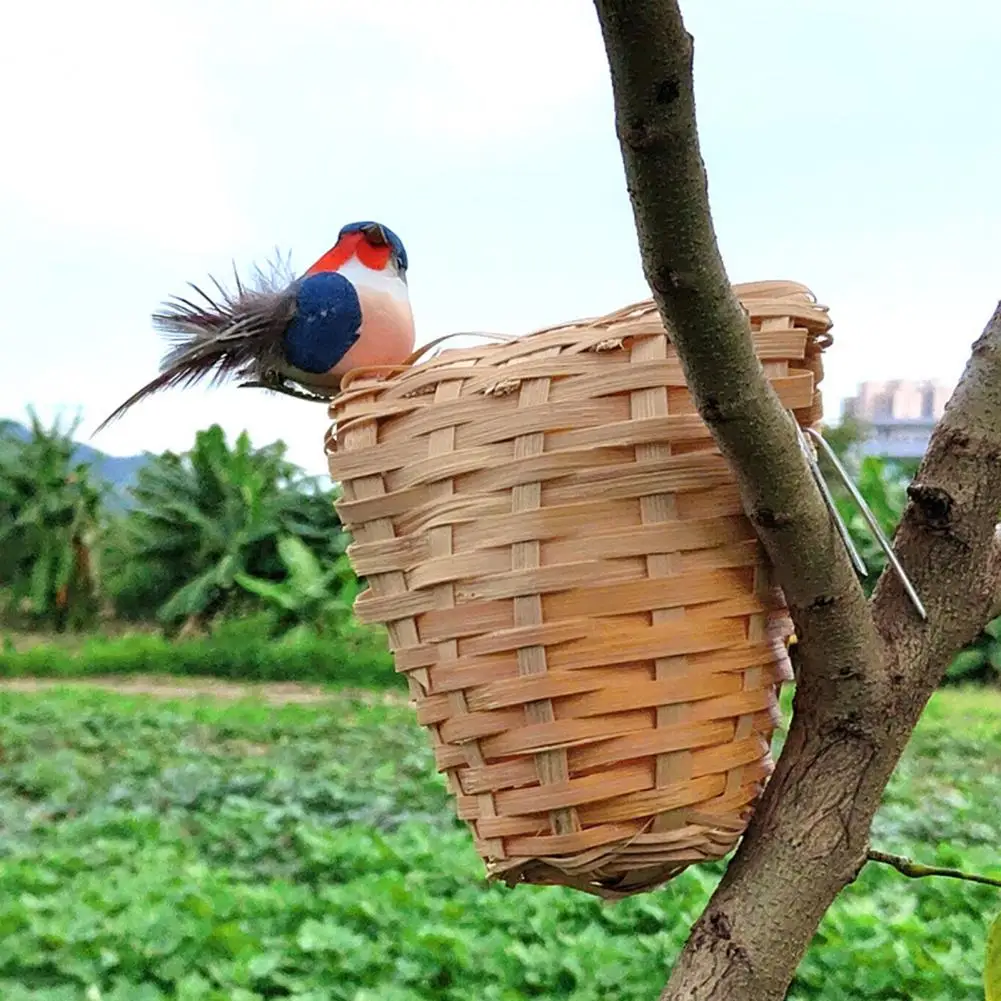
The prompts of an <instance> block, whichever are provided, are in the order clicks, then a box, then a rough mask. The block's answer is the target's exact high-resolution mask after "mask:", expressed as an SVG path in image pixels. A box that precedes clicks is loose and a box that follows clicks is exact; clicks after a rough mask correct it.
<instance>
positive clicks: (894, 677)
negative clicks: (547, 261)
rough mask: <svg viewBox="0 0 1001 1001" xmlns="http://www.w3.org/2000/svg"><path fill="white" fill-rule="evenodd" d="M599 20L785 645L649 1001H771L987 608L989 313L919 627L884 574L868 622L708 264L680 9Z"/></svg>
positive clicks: (958, 407)
mask: <svg viewBox="0 0 1001 1001" xmlns="http://www.w3.org/2000/svg"><path fill="white" fill-rule="evenodd" d="M595 7H596V9H597V13H598V18H599V21H600V23H601V29H602V34H603V37H604V41H605V48H606V51H607V54H608V60H609V66H610V69H611V77H612V89H613V95H614V100H615V110H616V125H617V131H618V136H619V143H620V146H621V148H622V155H623V161H624V164H625V171H626V179H627V184H628V189H629V195H630V198H631V201H632V206H633V213H634V217H635V220H636V229H637V234H638V237H639V243H640V252H641V256H642V259H643V266H644V271H645V274H646V277H647V280H648V282H649V284H650V287H651V290H652V292H653V295H654V298H655V300H656V302H657V304H658V307H659V309H660V312H661V315H662V317H663V318H664V321H665V323H666V324H667V325H668V327H669V328H670V330H671V332H672V340H673V342H674V344H675V346H676V348H677V350H678V354H679V356H680V358H681V362H682V365H683V366H684V370H685V374H686V378H687V380H688V384H689V386H690V388H691V390H692V395H693V397H694V399H695V403H696V406H697V407H698V410H699V413H700V414H701V416H702V418H703V419H704V420H705V421H706V423H707V425H708V426H709V428H710V430H711V431H712V433H713V436H714V438H715V440H716V442H717V444H718V446H719V448H720V451H721V452H722V453H723V455H724V456H725V457H726V458H727V460H728V462H729V464H730V467H731V469H732V470H733V472H734V475H735V477H736V479H737V481H738V483H739V486H740V490H741V495H742V500H743V504H744V508H745V510H746V511H747V513H748V516H749V517H750V518H751V520H752V522H753V523H754V525H755V527H756V529H757V531H758V534H759V535H760V537H761V540H762V542H763V544H764V546H765V548H766V550H767V552H768V554H769V557H770V558H771V560H772V562H773V564H774V565H775V568H776V574H777V578H778V581H779V583H780V584H781V586H782V588H783V591H784V592H785V596H786V601H787V604H788V605H789V608H790V611H791V612H792V615H793V619H794V621H795V623H796V634H797V637H798V640H799V643H798V657H797V660H798V664H799V673H798V678H797V681H798V685H797V694H796V699H795V704H794V714H793V720H792V724H791V727H790V731H789V736H788V738H787V740H786V743H785V747H784V749H783V753H782V755H781V757H780V759H779V762H778V764H777V766H776V770H775V773H774V775H773V776H772V779H771V781H770V782H769V783H768V786H767V788H766V790H765V794H764V796H763V798H762V801H761V803H760V805H759V806H758V809H757V811H756V814H755V816H754V818H753V820H752V822H751V826H750V828H749V830H748V833H747V835H746V837H745V838H744V840H743V842H742V844H741V847H740V849H739V851H738V852H737V854H736V856H735V857H734V859H733V860H732V862H731V863H730V866H729V867H728V870H727V873H726V875H725V877H724V878H723V880H722V882H721V883H720V885H719V887H718V888H717V891H716V893H715V894H714V895H713V898H712V900H711V901H710V902H709V905H708V906H707V908H706V911H705V913H704V914H703V915H702V917H701V918H700V919H699V921H698V922H697V923H696V925H695V927H694V928H693V930H692V934H691V936H690V938H689V941H688V943H687V944H686V946H685V948H684V950H683V952H682V954H681V956H680V957H679V959H678V962H677V964H676V966H675V969H674V971H673V973H672V976H671V979H670V982H669V983H668V986H667V988H666V989H665V991H664V994H663V1001H675V999H677V1001H680V999H682V998H683V999H685V1001H711V999H717V1001H723V999H728V1001H729V999H737V998H739V999H740V1001H778V999H780V998H782V997H783V996H784V995H785V992H786V989H787V988H788V986H789V983H790V982H791V980H792V977H793V975H794V973H795V969H796V966H797V965H798V963H799V960H800V958H801V957H802V955H803V953H804V952H805V951H806V948H807V946H808V944H809V941H810V939H811V937H812V936H813V933H814V931H815V930H816V928H817V925H818V924H819V922H820V920H821V918H822V917H823V915H824V913H825V911H826V909H827V908H828V906H829V905H830V903H831V901H832V900H833V899H834V897H835V896H836V895H837V893H838V892H839V891H840V890H841V889H842V887H843V886H844V885H845V884H846V883H848V882H850V881H851V880H852V879H854V877H855V875H856V874H857V872H858V870H859V869H860V868H861V866H862V865H863V864H864V862H865V860H866V857H867V854H868V832H869V826H870V824H871V821H872V817H873V814H874V813H875V811H876V809H877V807H878V806H879V802H880V798H881V795H882V791H883V789H884V787H885V785H886V782H887V780H888V779H889V776H890V774H891V772H892V770H893V768H894V767H895V765H896V763H897V761H898V759H899V756H900V754H901V752H902V751H903V748H904V746H905V745H906V742H907V739H908V737H909V735H910V733H911V731H912V729H913V727H914V725H915V723H916V721H917V719H918V716H919V715H920V712H921V709H922V708H923V706H924V704H925V702H926V701H927V699H928V697H929V696H930V694H931V692H932V691H933V690H934V687H935V685H936V684H937V682H938V680H939V679H940V677H941V675H942V673H943V672H944V670H945V667H946V666H947V664H948V660H949V658H950V656H951V655H952V653H953V652H954V651H955V650H957V649H958V648H959V647H960V646H962V645H963V644H964V643H965V642H968V641H969V640H970V639H972V638H973V636H975V635H976V633H977V632H978V630H979V629H980V628H981V626H982V625H983V623H984V622H985V621H986V617H987V614H988V612H989V610H990V602H991V598H992V596H993V591H994V586H995V585H994V582H995V581H996V580H997V578H998V568H999V567H998V562H997V559H996V556H997V551H996V550H995V549H994V548H993V541H992V540H993V528H994V524H995V522H996V521H997V515H998V512H999V510H1001V462H999V461H998V460H999V458H1001V310H999V312H998V313H996V314H995V317H994V319H993V320H992V321H991V323H990V324H989V325H988V328H987V329H986V330H985V332H984V335H983V336H982V337H981V339H980V340H979V341H978V342H977V345H976V346H975V347H974V352H973V356H972V357H971V360H970V364H969V366H968V367H967V371H966V374H965V375H964V377H963V380H962V382H961V383H960V385H959V387H958V388H957V390H956V393H955V395H954V397H953V400H952V401H951V403H950V406H949V408H948V410H947V413H946V416H945V418H944V419H943V421H942V422H940V425H939V428H938V429H937V430H936V432H935V435H934V436H933V438H932V442H931V444H930V446H929V449H928V453H927V455H926V458H925V460H924V462H923V464H922V467H921V470H920V471H919V473H918V476H917V478H916V479H915V483H914V486H913V487H912V491H911V502H910V504H909V506H908V508H907V511H906V512H905V515H904V518H903V521H902V524H901V528H900V530H899V532H898V535H897V544H896V546H895V548H896V551H897V553H898V555H899V556H900V558H901V561H902V563H903V565H904V566H905V567H906V568H907V569H908V572H909V574H910V576H911V577H912V579H913V580H914V582H915V584H916V586H917V588H918V592H919V594H920V595H921V597H922V599H923V600H924V603H925V605H926V607H927V609H928V612H929V621H928V622H927V623H923V622H921V621H920V620H919V619H918V617H917V615H916V614H915V613H914V611H913V609H912V608H911V607H910V605H909V604H908V602H907V598H906V596H905V595H904V593H903V590H902V589H901V587H900V585H899V583H898V582H897V581H896V579H895V578H892V577H886V576H884V579H883V580H882V581H881V582H880V584H879V586H878V587H877V591H876V594H875V597H874V600H873V603H872V613H870V609H869V608H868V607H867V605H866V603H865V600H864V598H863V595H862V591H861V589H860V587H859V585H858V582H857V580H856V578H855V576H854V573H853V572H852V569H851V566H850V563H849V561H848V557H847V554H846V553H845V551H844V548H843V546H842V545H841V543H840V541H839V540H838V538H837V535H836V532H835V530H834V527H833V525H832V522H831V519H830V517H829V514H828V512H827V509H826V508H825V507H824V505H823V502H822V500H821V498H820V495H819V493H818V491H817V489H816V487H815V485H814V483H813V482H812V479H811V477H810V474H809V470H808V468H807V465H806V462H805V460H804V459H803V457H802V455H801V453H800V451H799V449H798V448H797V447H796V441H795V437H794V431H793V429H792V427H791V425H790V422H789V421H788V420H787V418H786V415H785V413H784V410H783V408H782V405H781V403H780V402H779V400H778V399H777V397H776V396H775V394H774V392H773V391H772V389H771V386H770V385H769V383H768V382H767V380H766V379H765V377H764V373H763V371H762V368H761V366H760V364H759V363H758V361H757V359H756V357H755V355H754V352H753V347H752V343H751V338H750V330H749V327H748V323H747V318H746V316H745V315H744V313H743V311H742V310H741V308H740V306H739V304H738V303H737V301H736V299H735V297H734V295H733V293H732V290H731V287H730V283H729V280H728V278H727V275H726V271H725V268H724V266H723V262H722V259H721V257H720V254H719V249H718V247H717V243H716V237H715V233H714V231H713V226H712V219H711V215H710V211H709V201H708V191H707V185H706V178H705V171H704V167H703V163H702V158H701V154H700V151H699V142H698V134H697V129H696V121H695V99H694V88H693V81H692V40H691V37H690V36H689V35H688V33H687V31H686V30H685V27H684V24H683V21H682V17H681V12H680V10H679V8H678V4H677V0H595Z"/></svg>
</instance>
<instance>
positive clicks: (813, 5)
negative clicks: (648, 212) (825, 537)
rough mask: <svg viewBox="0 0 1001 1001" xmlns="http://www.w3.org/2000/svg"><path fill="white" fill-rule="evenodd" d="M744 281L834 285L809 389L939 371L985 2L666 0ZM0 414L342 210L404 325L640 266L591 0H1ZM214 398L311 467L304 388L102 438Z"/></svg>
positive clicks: (989, 168)
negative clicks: (822, 365)
mask: <svg viewBox="0 0 1001 1001" xmlns="http://www.w3.org/2000/svg"><path fill="white" fill-rule="evenodd" d="M683 8H684V10H685V14H686V18H687V21H688V25H689V28H690V30H692V32H693V33H694V35H695V38H696V83H697V96H698V105H699V118H700V124H701V129H702V142H703V153H704V155H705V158H706V160H707V166H708V170H709V177H710V195H711V198H712V205H713V210H714V213H715V219H716V226H717V230H718V233H719V236H720V242H721V246H722V249H723V253H724V257H725V259H726V262H727V266H728V269H729V272H730V276H731V278H732V279H733V280H734V281H751V280H758V279H770V278H791V279H793V280H796V281H802V282H804V283H806V284H808V285H809V286H810V287H811V288H813V290H814V291H815V292H816V294H817V295H818V297H819V298H820V299H821V300H822V301H823V302H826V303H827V304H828V305H829V306H830V307H831V310H832V316H833V318H834V321H835V327H834V334H835V344H834V347H833V348H832V349H831V350H830V351H828V353H827V359H826V368H827V377H826V380H825V383H824V388H825V391H826V392H825V397H826V399H827V409H828V413H829V414H830V415H832V416H835V415H836V414H837V412H838V410H839V405H838V400H839V398H840V397H842V396H844V395H847V394H850V393H851V392H853V390H854V387H855V384H856V383H857V382H859V381H861V380H862V379H865V378H893V377H919V378H920V377H938V378H944V379H949V380H951V379H955V378H956V377H957V376H958V374H959V372H960V371H961V369H962V365H963V361H964V358H965V355H966V352H967V350H968V348H969V345H970V343H971V342H972V341H973V340H974V339H975V338H976V336H977V335H978V334H979V332H980V330H981V328H982V327H983V325H984V323H985V322H986V320H987V318H988V317H989V316H990V314H991V312H992V310H993V308H994V306H995V303H996V301H997V299H998V298H999V297H1001V184H999V182H998V178H999V177H1001V129H999V128H998V126H997V122H998V108H1001V75H999V74H998V72H997V53H998V52H999V51H1001V4H998V3H996V0H964V2H961V3H956V4H952V5H950V6H949V7H948V8H947V9H945V8H943V7H942V6H941V5H940V4H939V3H932V2H930V0H854V2H852V0H830V2H827V0H759V2H757V3H753V4H752V3H748V2H747V0H689V2H687V3H685V4H683ZM3 20H4V35H5V39H4V40H5V46H4V49H5V51H4V57H3V60H2V61H0V92H2V93H3V95H4V97H3V100H2V101H0V136H2V137H3V142H2V145H3V149H4V152H3V155H2V156H0V303H2V307H0V416H11V417H15V418H22V419H23V417H24V413H25V407H26V406H27V405H28V404H34V405H35V406H36V407H37V408H38V409H39V411H40V412H41V413H42V415H43V416H45V417H49V416H51V415H53V414H54V413H55V412H57V411H58V410H61V409H64V410H68V411H69V412H70V413H73V412H76V411H77V410H80V411H81V412H82V414H83V416H84V424H83V426H82V428H81V431H80V433H81V435H82V436H86V435H87V434H89V433H90V431H91V430H92V429H93V428H94V427H95V426H96V424H97V423H98V422H99V421H100V419H101V418H103V417H104V416H105V414H106V413H107V412H108V411H109V410H110V409H111V408H112V407H113V406H114V405H116V404H117V403H118V402H120V400H121V399H123V398H124V397H125V396H127V395H128V394H129V393H130V392H132V391H133V390H134V389H136V388H138V386H139V385H141V384H142V383H143V382H145V381H147V380H148V379H149V378H151V377H152V376H153V375H154V374H155V372H156V369H157V364H158V361H159V357H160V351H161V344H160V343H159V341H158V339H157V337H156V336H155V335H154V333H153V332H152V330H151V328H150V324H149V314H150V313H151V312H152V310H153V309H155V308H156V306H157V305H158V303H159V302H160V301H161V300H162V299H164V298H165V297H166V296H168V295H169V294H171V293H173V292H181V291H183V288H184V283H185V282H186V281H188V280H193V281H199V280H202V279H204V277H205V275H206V274H207V273H215V274H217V275H225V273H226V272H227V270H228V268H229V266H230V261H231V259H234V258H235V260H236V262H237V264H238V265H240V266H241V268H244V269H245V268H246V267H247V266H248V265H249V264H250V263H251V262H253V261H255V260H262V259H264V258H266V257H268V256H269V255H270V254H271V253H272V252H273V249H274V248H275V247H276V246H278V247H281V248H282V249H284V250H291V251H292V253H293V263H294V264H296V265H298V266H299V267H303V266H305V265H306V264H308V263H309V262H310V261H311V260H313V259H314V258H315V257H317V256H318V255H319V254H320V253H322V252H323V251H324V250H326V249H327V248H328V247H329V246H330V244H331V243H332V242H333V240H334V238H335V236H336V233H337V231H338V229H339V228H340V227H341V225H342V224H344V223H345V222H348V221H351V220H354V219H364V218H375V219H379V220H381V221H384V222H385V223H387V224H388V225H389V226H391V227H392V228H393V229H394V230H396V232H397V233H399V234H400V236H401V237H402V239H403V241H404V243H405V244H406V245H407V249H408V252H409V255H410V261H411V269H410V285H411V294H412V299H413V303H414V310H415V314H416V317H417V323H418V333H419V337H420V338H421V339H430V338H431V337H433V336H436V335H439V334H442V333H448V332H450V331H454V330H463V329H465V330H470V329H479V330H506V331H509V332H515V333H520V332H526V331H528V330H530V329H533V328H535V327H538V326H540V325H543V324H546V323H551V322H556V321H560V320H569V319H572V318H575V317H578V316H584V315H594V314H596V313H601V312H606V311H609V310H612V309H615V308H618V307H619V306H622V305H625V304H626V303H627V302H630V301H633V300H635V299H640V298H643V297H644V296H645V295H647V290H646V286H645V284H644V282H643V277H642V272H641V269H640V265H639V259H638V254H637V251H636V248H635V238H634V232H633V228H632V216H631V212H630V208H629V204H628V200H627V197H626V193H625V188H624V183H623V177H622V168H621V161H620V158H619V151H618V147H617V144H616V140H615V134H614V127H613V121H612V110H611V94H610V86H609V82H608V76H607V68H606V64H605V60H604V54H603V51H602V48H601V41H600V35H599V31H598V26H597V22H596V19H595V15H594V9H593V6H592V4H591V3H588V2H586V0H506V2H505V3H503V4H494V3H491V4H488V3H485V2H475V0H437V2H435V0H423V2H420V3H417V2H415V0H379V2H378V3H375V2H372V0H355V2H347V0H281V2H279V0H272V2H266V0H91V2H89V3H87V4H78V3H76V2H69V0H52V2H49V3H46V4H40V3H39V4H16V5H14V4H11V5H9V9H5V11H4V19H3ZM212 421H218V422H219V423H221V424H223V426H224V427H226V428H227V430H229V431H231V432H232V433H236V432H238V431H239V430H241V429H242V428H245V427H246V428H248V429H249V430H250V432H251V434H252V436H253V438H254V440H255V441H256V442H257V443H258V444H264V443H265V442H266V441H269V440H272V439H274V438H276V437H281V438H284V439H285V440H286V441H288V442H289V444H290V446H291V451H292V457H293V458H294V459H295V460H296V461H298V462H300V463H302V464H303V465H304V466H306V467H307V468H308V469H310V470H311V471H314V472H320V471H322V470H323V469H324V460H323V455H322V447H321V442H322V436H323V432H324V429H325V426H326V418H325V416H324V413H323V410H322V408H317V407H312V406H310V405H308V404H304V403H298V402H295V401H288V400H282V399H275V398H272V397H270V396H269V395H267V394H263V393H255V392H253V391H249V390H236V389H227V390H222V391H220V390H214V391H209V390H205V391H200V390H189V391H184V392H178V393H172V394H166V395H163V396H161V397H160V398H159V399H155V400H151V401H150V402H148V403H146V404H145V405H142V406H140V407H138V408H136V409H134V410H133V411H132V412H131V413H130V414H129V415H127V416H126V418H124V419H123V420H122V421H120V422H119V423H118V424H116V425H114V426H113V427H112V428H110V429H108V430H107V431H105V432H103V433H102V434H101V435H100V436H99V437H98V438H97V439H95V440H94V442H93V444H95V445H96V446H98V447H100V448H102V449H104V450H105V451H108V452H111V453H113V454H125V453H131V452H135V451H139V450H141V449H142V448H149V449H152V450H155V451H159V450H161V449H164V448H175V449H182V448H186V447H187V446H188V445H189V444H190V442H191V441H192V438H193V435H194V432H195V430H196V429H198V428H201V427H204V426H206V425H208V424H209V423H211V422H212Z"/></svg>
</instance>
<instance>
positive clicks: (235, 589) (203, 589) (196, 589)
mask: <svg viewBox="0 0 1001 1001" xmlns="http://www.w3.org/2000/svg"><path fill="white" fill-rule="evenodd" d="M132 493H133V496H134V500H135V507H134V508H133V509H132V510H131V511H129V512H128V513H127V514H126V515H125V516H124V518H123V520H122V522H121V524H120V525H119V526H118V542H119V552H118V556H117V558H116V561H115V563H116V566H115V577H116V581H115V586H114V591H115V595H116V602H117V605H118V607H119V608H120V609H122V610H123V611H127V612H130V613H131V614H132V615H137V614H139V615H142V614H143V613H145V614H150V613H155V615H156V616H157V618H159V620H160V621H161V622H163V623H164V624H166V625H170V626H175V625H178V624H180V623H182V622H185V621H190V622H192V623H198V624H203V623H205V622H206V621H207V620H208V619H210V618H211V617H212V616H214V615H217V614H220V613H234V612H237V611H239V610H240V609H241V608H242V607H246V606H247V605H248V601H247V598H248V591H247V590H246V589H244V588H242V587H241V586H240V585H239V584H238V582H237V576H238V575H240V574H246V575H249V576H252V577H255V578H257V579H260V580H265V581H278V580H280V579H281V578H282V577H283V576H284V572H285V571H284V567H283V566H282V563H281V560H280V558H279V553H278V538H279V536H281V535H283V534H294V535H297V536H298V537H300V538H301V539H302V540H303V541H304V542H305V543H307V544H308V545H310V546H312V547H314V549H315V551H316V552H317V553H318V554H319V555H320V558H321V559H324V560H328V559H329V560H331V561H333V560H335V559H336V558H337V557H338V556H339V555H340V554H341V552H342V551H343V548H344V540H343V537H342V534H341V530H340V522H339V521H338V519H337V516H336V514H335V512H334V510H333V496H332V494H331V493H329V492H324V491H323V490H321V489H320V487H319V486H318V484H317V482H316V481H315V480H313V479H311V478H309V477H306V476H305V475H304V474H303V473H302V472H301V471H300V470H299V469H298V468H297V467H296V466H294V465H293V464H292V463H290V462H288V461H287V459H286V458H285V445H284V443H282V442H275V443H274V444H272V445H267V446H264V447H263V448H254V447H253V446H252V444H251V442H250V438H249V437H248V435H247V434H246V433H243V434H241V435H240V436H239V437H238V438H237V439H236V441H235V443H234V445H233V447H232V448H231V447H230V446H229V444H228V443H227V441H226V436H225V433H224V432H223V430H222V428H220V427H219V426H218V425H213V426H212V427H210V428H209V429H208V430H206V431H201V432H199V433H198V435H197V436H196V439H195V444H194V447H193V448H192V449H191V450H190V451H189V452H186V453H183V454H176V453H173V452H165V453H164V454H163V455H160V456H157V457H155V458H153V459H152V460H151V461H150V462H149V463H148V464H147V465H146V466H144V467H143V468H142V469H141V470H140V472H139V475H138V478H137V483H136V485H135V487H134V488H133V490H132Z"/></svg>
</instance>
